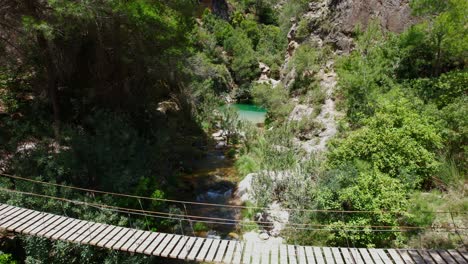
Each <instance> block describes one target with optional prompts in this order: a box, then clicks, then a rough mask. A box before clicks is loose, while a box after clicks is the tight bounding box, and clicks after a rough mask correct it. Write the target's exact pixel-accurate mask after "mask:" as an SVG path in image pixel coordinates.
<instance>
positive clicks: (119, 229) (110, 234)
mask: <svg viewBox="0 0 468 264" xmlns="http://www.w3.org/2000/svg"><path fill="white" fill-rule="evenodd" d="M125 231H126V230H125V229H124V228H123V227H120V226H114V228H113V229H112V230H111V231H110V232H108V233H107V234H106V235H105V236H101V237H96V238H94V239H93V240H92V241H91V242H90V244H91V245H95V246H99V247H104V246H105V245H106V244H107V243H109V242H111V243H113V242H114V241H112V238H113V237H115V236H117V235H118V234H119V233H121V232H125ZM98 238H100V239H99V240H98Z"/></svg>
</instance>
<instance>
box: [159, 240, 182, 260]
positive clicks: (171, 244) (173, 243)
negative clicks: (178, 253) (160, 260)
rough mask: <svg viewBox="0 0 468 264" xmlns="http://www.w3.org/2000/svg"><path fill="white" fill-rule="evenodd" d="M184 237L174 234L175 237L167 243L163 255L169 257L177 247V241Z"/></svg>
mask: <svg viewBox="0 0 468 264" xmlns="http://www.w3.org/2000/svg"><path fill="white" fill-rule="evenodd" d="M181 238H182V236H181V235H174V237H173V238H172V239H171V242H169V244H168V245H167V247H166V248H165V249H164V251H163V252H162V253H161V257H165V258H167V257H169V254H170V253H171V252H172V250H173V249H174V248H175V246H176V245H177V242H179V240H180V239H181Z"/></svg>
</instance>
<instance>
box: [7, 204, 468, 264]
mask: <svg viewBox="0 0 468 264" xmlns="http://www.w3.org/2000/svg"><path fill="white" fill-rule="evenodd" d="M0 228H1V229H4V230H8V231H10V232H16V233H21V234H26V235H32V236H41V237H46V238H49V239H54V240H62V241H69V242H73V243H80V244H89V245H94V246H98V247H103V248H108V249H113V250H121V251H127V252H135V253H141V254H147V255H154V256H161V257H167V258H174V259H182V260H193V261H204V262H215V263H238V264H241V263H242V264H248V263H253V264H257V263H261V264H263V263H272V264H275V263H289V264H296V263H297V264H307V263H308V264H315V263H316V264H322V263H323V264H325V263H327V264H331V263H336V264H345V263H346V264H348V263H353V264H364V263H366V264H367V263H375V264H383V263H395V264H406V263H414V264H420V263H434V264H449V263H458V264H465V263H468V254H467V252H464V251H463V252H462V251H457V250H416V249H413V250H406V249H405V250H400V249H366V248H333V247H331V248H330V247H308V246H296V245H277V246H272V245H268V244H264V243H255V244H254V243H245V242H241V241H234V240H219V239H209V238H198V237H189V236H181V235H174V234H165V233H157V232H149V231H142V230H136V229H130V228H125V227H118V226H111V225H106V224H100V223H94V222H89V221H82V220H78V219H74V218H69V217H64V216H59V215H54V214H49V213H43V212H38V211H34V210H30V209H25V208H20V207H15V206H10V205H6V204H0Z"/></svg>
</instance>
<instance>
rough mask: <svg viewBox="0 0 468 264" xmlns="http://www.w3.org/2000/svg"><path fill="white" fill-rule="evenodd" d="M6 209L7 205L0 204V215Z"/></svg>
mask: <svg viewBox="0 0 468 264" xmlns="http://www.w3.org/2000/svg"><path fill="white" fill-rule="evenodd" d="M6 208H8V205H6V204H0V214H1V213H2V210H3V209H6Z"/></svg>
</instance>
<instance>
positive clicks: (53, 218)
mask: <svg viewBox="0 0 468 264" xmlns="http://www.w3.org/2000/svg"><path fill="white" fill-rule="evenodd" d="M60 221H63V218H62V217H60V216H58V215H52V214H51V215H49V217H47V218H45V219H42V220H41V221H38V223H39V224H38V225H35V226H32V227H31V228H26V229H25V233H27V234H31V235H38V233H39V232H41V231H42V230H44V229H46V228H49V227H50V226H51V225H54V224H58V223H60Z"/></svg>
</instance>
